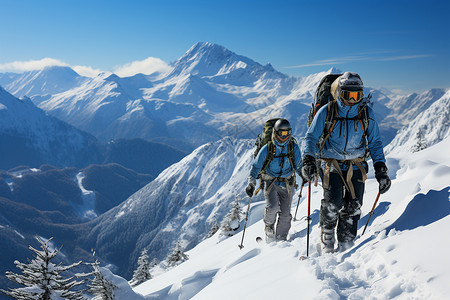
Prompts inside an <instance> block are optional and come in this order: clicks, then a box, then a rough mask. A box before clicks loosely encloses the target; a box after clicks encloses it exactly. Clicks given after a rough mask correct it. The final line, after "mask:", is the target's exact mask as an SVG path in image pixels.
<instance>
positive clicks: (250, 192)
mask: <svg viewBox="0 0 450 300" xmlns="http://www.w3.org/2000/svg"><path fill="white" fill-rule="evenodd" d="M254 191H255V185H254V184H253V183H249V184H248V185H247V187H246V188H245V192H246V193H247V195H248V196H249V197H252V196H253V192H254Z"/></svg>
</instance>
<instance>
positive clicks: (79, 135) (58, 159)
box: [0, 87, 97, 169]
mask: <svg viewBox="0 0 450 300" xmlns="http://www.w3.org/2000/svg"><path fill="white" fill-rule="evenodd" d="M0 139H1V144H2V147H1V150H0V157H1V158H4V159H1V162H2V164H1V166H0V168H2V169H8V168H12V167H15V166H17V165H18V164H27V163H30V164H31V165H33V166H36V164H39V163H41V164H42V163H49V164H56V165H73V166H76V165H80V164H81V163H82V162H83V163H86V162H89V160H92V161H93V160H95V159H97V157H95V151H93V149H92V147H94V142H95V138H94V137H93V136H91V135H89V134H87V133H84V132H81V131H79V130H77V129H75V128H74V127H72V126H70V125H69V124H66V123H64V122H62V121H60V120H58V119H56V118H54V117H50V116H48V115H47V114H46V113H45V112H44V111H42V110H41V109H39V108H37V107H36V106H35V105H34V104H33V103H32V102H31V100H30V99H28V98H23V99H22V100H19V99H17V98H16V97H14V96H12V95H11V94H10V93H8V92H6V91H5V90H4V89H3V88H1V87H0ZM94 150H95V149H94Z"/></svg>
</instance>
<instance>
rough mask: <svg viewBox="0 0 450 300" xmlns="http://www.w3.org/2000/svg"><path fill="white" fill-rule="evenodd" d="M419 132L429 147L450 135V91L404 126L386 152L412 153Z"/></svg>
mask: <svg viewBox="0 0 450 300" xmlns="http://www.w3.org/2000/svg"><path fill="white" fill-rule="evenodd" d="M439 95H440V94H439ZM419 131H421V132H422V135H423V139H424V140H425V141H426V144H427V145H428V146H432V145H434V144H436V143H438V142H440V141H442V140H443V139H445V138H447V137H448V136H449V135H450V89H448V90H447V91H446V92H445V94H444V95H442V96H441V97H440V98H438V100H436V101H434V102H433V103H432V104H431V105H430V106H429V107H426V108H425V109H424V110H423V111H421V112H420V113H418V114H417V116H416V117H415V118H414V119H413V120H411V121H410V122H409V123H408V125H406V126H404V127H403V128H402V129H401V130H400V131H399V132H398V134H397V135H396V137H395V138H394V139H393V140H392V142H391V143H390V144H389V145H388V146H386V148H385V151H386V152H387V153H397V154H401V153H405V152H411V151H412V150H411V149H412V148H413V147H414V146H415V145H416V144H417V143H418V138H417V134H418V133H419Z"/></svg>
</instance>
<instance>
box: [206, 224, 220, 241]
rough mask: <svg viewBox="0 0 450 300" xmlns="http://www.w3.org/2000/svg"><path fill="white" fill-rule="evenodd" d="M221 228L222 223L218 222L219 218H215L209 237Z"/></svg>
mask: <svg viewBox="0 0 450 300" xmlns="http://www.w3.org/2000/svg"><path fill="white" fill-rule="evenodd" d="M219 229H220V225H219V223H217V220H216V219H214V223H213V225H212V226H211V229H210V230H209V232H208V234H207V236H206V237H207V238H210V237H212V236H213V235H214V234H216V232H217V231H218V230H219Z"/></svg>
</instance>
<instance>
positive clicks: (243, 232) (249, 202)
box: [238, 197, 252, 250]
mask: <svg viewBox="0 0 450 300" xmlns="http://www.w3.org/2000/svg"><path fill="white" fill-rule="evenodd" d="M251 203H252V197H248V207H247V215H246V216H245V224H244V230H243V231H242V240H241V244H240V245H238V247H239V248H240V249H241V250H242V248H244V235H245V228H246V227H247V220H248V212H249V211H250V204H251Z"/></svg>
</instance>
